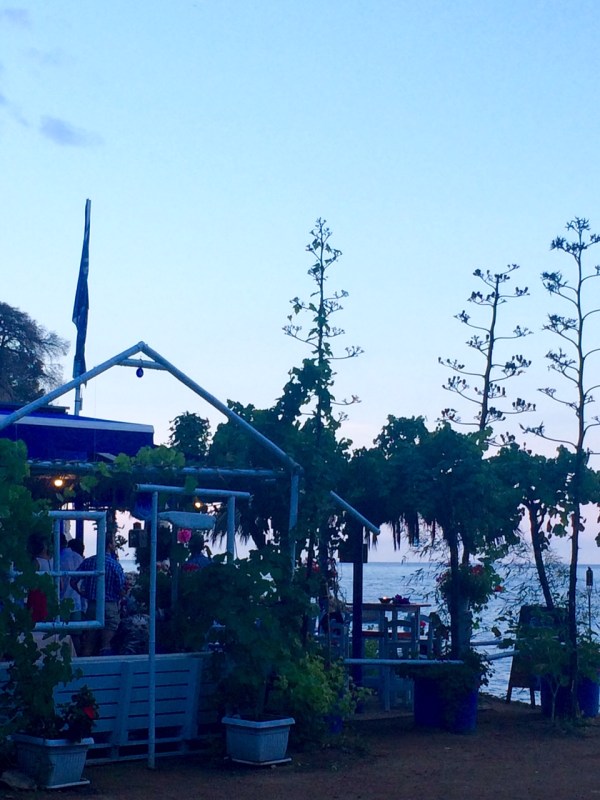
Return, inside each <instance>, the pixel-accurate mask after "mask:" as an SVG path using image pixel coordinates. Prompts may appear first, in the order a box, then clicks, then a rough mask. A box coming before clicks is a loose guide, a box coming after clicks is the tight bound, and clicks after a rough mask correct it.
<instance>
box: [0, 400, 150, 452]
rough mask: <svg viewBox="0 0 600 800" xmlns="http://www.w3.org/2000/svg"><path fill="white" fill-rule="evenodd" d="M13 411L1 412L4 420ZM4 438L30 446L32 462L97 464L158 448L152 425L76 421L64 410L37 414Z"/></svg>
mask: <svg viewBox="0 0 600 800" xmlns="http://www.w3.org/2000/svg"><path fill="white" fill-rule="evenodd" d="M10 413H12V409H9V408H2V409H0V420H1V419H2V418H6V417H7V416H8V415H9V414H10ZM0 437H1V438H5V439H12V440H13V441H17V440H19V439H21V440H22V441H23V442H25V444H26V446H27V455H28V458H29V459H37V460H44V461H55V460H62V461H97V460H98V458H99V457H106V456H109V457H110V456H116V455H118V454H119V453H125V454H126V455H129V456H134V455H135V454H136V453H137V452H138V450H139V449H140V448H141V447H144V446H150V447H152V446H153V445H154V428H153V427H152V425H140V424H137V423H134V422H117V421H114V420H106V419H95V418H94V417H75V416H73V415H70V414H66V413H64V411H63V410H62V409H61V408H54V409H53V410H52V411H50V410H49V408H48V409H45V410H44V411H36V412H34V413H32V414H29V415H28V416H26V417H23V418H21V419H20V420H18V421H17V422H15V423H13V424H12V425H8V426H7V427H6V428H3V429H2V430H0Z"/></svg>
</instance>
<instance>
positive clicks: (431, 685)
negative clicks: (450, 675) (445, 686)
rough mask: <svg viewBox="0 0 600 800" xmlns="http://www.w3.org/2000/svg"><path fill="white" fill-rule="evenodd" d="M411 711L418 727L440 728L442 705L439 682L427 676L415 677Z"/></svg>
mask: <svg viewBox="0 0 600 800" xmlns="http://www.w3.org/2000/svg"><path fill="white" fill-rule="evenodd" d="M413 711H414V720H415V725H416V726H417V727H418V728H442V727H443V723H444V706H443V703H442V697H441V692H440V687H439V683H438V682H437V681H435V680H431V679H428V678H415V679H414V690H413Z"/></svg>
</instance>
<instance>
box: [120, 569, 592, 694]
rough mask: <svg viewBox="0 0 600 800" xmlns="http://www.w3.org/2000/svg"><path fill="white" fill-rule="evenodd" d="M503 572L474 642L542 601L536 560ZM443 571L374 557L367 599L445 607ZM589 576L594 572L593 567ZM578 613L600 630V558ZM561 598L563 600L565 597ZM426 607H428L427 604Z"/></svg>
mask: <svg viewBox="0 0 600 800" xmlns="http://www.w3.org/2000/svg"><path fill="white" fill-rule="evenodd" d="M121 564H122V566H123V569H124V570H125V571H126V572H128V571H131V572H135V571H137V566H136V564H135V561H134V560H133V559H130V558H121ZM588 567H589V569H590V570H591V577H592V581H593V583H592V585H591V586H589V587H586V573H587V570H588ZM337 572H338V582H339V594H340V597H341V599H343V600H345V601H347V602H349V603H351V602H352V577H353V566H352V564H346V563H338V564H337ZM498 572H499V574H500V575H501V577H502V582H501V586H502V591H500V592H498V593H497V594H495V595H494V596H493V597H492V598H491V600H490V603H489V605H488V607H487V609H485V610H484V611H483V612H482V614H481V615H480V616H479V617H477V618H476V619H475V625H474V632H473V642H475V643H476V642H477V641H480V642H481V641H484V642H485V641H490V640H491V639H495V636H494V634H493V633H492V629H493V628H494V629H497V630H499V631H500V632H501V633H502V634H506V635H510V631H511V624H514V621H515V620H516V619H517V618H518V612H519V609H520V607H521V606H522V605H528V604H535V603H541V602H542V596H541V592H540V590H539V585H538V581H537V576H536V573H535V569H534V566H533V564H531V563H530V562H515V563H507V564H505V565H504V566H503V567H500V568H498ZM439 573H440V565H439V563H434V562H428V561H427V562H414V561H392V562H370V563H367V564H364V565H363V601H364V602H365V603H376V602H378V601H379V598H380V597H393V596H394V595H396V594H400V595H402V596H403V597H408V598H409V599H410V600H412V601H413V602H423V603H429V604H430V606H431V611H440V613H441V615H442V616H443V609H440V607H439V597H438V596H437V595H436V578H437V576H438V575H439ZM549 575H550V580H551V583H552V585H553V587H554V589H555V591H556V593H557V596H558V597H560V596H561V595H562V596H564V597H566V587H567V585H568V572H567V567H566V566H565V565H564V564H562V563H560V562H557V563H556V564H552V565H550V568H549ZM587 577H588V580H589V573H587ZM578 587H579V590H578V613H579V617H580V619H581V620H582V624H584V625H587V626H589V628H590V629H591V630H592V631H593V632H594V633H595V634H600V564H580V565H579V568H578ZM559 602H560V601H559ZM424 611H426V610H424ZM478 650H479V651H480V652H482V653H487V654H489V655H492V656H493V655H497V654H499V653H500V652H501V650H499V649H498V648H497V647H496V646H490V645H485V646H481V647H480V648H478ZM511 665H512V658H511V657H510V656H509V657H503V658H499V659H494V660H492V662H491V676H490V678H489V684H488V686H487V687H485V689H484V691H486V692H488V693H489V694H491V695H494V696H496V697H506V693H507V690H508V680H509V677H510V670H511ZM512 699H513V700H522V701H523V702H529V690H528V689H519V688H515V689H513V692H512Z"/></svg>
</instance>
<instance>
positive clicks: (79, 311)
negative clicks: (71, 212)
mask: <svg viewBox="0 0 600 800" xmlns="http://www.w3.org/2000/svg"><path fill="white" fill-rule="evenodd" d="M91 207H92V203H91V200H86V201H85V228H84V231H83V250H82V251H81V264H80V266H79V278H78V280H77V291H76V293H75V305H74V306H73V322H74V323H75V325H76V327H77V344H76V345H75V358H74V359H73V377H74V378H77V377H79V375H81V374H82V373H83V372H85V337H86V334H87V323H88V309H89V307H90V303H89V297H88V273H89V271H90V211H91Z"/></svg>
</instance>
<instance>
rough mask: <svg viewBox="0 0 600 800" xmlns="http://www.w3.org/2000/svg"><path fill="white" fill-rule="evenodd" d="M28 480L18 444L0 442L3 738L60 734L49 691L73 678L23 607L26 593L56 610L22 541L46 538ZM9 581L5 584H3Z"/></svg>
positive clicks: (66, 651) (47, 581)
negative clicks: (39, 594)
mask: <svg viewBox="0 0 600 800" xmlns="http://www.w3.org/2000/svg"><path fill="white" fill-rule="evenodd" d="M27 475H28V467H27V462H26V450H25V447H24V445H23V444H22V442H16V443H14V442H11V441H9V440H8V439H0V531H1V534H2V537H1V542H2V545H1V547H0V573H1V574H2V575H3V576H5V580H2V581H0V651H1V652H2V656H3V658H4V660H6V661H8V662H9V666H8V673H9V681H8V684H7V686H6V687H5V691H4V692H3V693H2V696H1V700H0V704H1V707H2V718H3V720H4V723H3V726H2V727H3V733H4V735H6V734H7V733H10V732H14V731H15V730H19V731H21V732H27V733H33V734H35V735H40V734H41V735H52V734H53V733H54V732H56V731H57V730H60V726H61V721H62V722H64V720H62V718H61V716H60V715H59V714H57V711H56V709H55V706H54V696H53V693H54V688H55V687H56V686H57V685H59V684H60V683H66V682H67V681H69V680H70V679H71V678H72V677H73V670H72V665H71V654H70V648H69V647H68V646H67V644H66V642H64V641H63V642H60V641H54V642H52V643H49V642H44V645H43V648H42V649H41V652H40V649H38V646H37V644H36V642H35V640H34V637H33V628H34V622H33V618H32V616H31V614H30V612H29V610H28V609H27V607H26V598H27V594H28V592H29V590H31V589H39V590H41V591H43V592H44V593H45V594H46V597H47V603H48V613H49V614H50V615H51V616H52V617H53V616H55V615H57V614H59V612H66V609H62V608H59V605H58V602H57V599H56V589H55V587H54V584H53V582H52V580H51V578H50V576H49V575H37V574H36V571H35V566H34V564H33V562H32V560H31V559H30V558H29V556H28V554H27V551H26V547H25V542H26V541H27V537H28V536H29V535H31V534H32V533H35V534H38V535H42V536H46V537H49V535H50V530H51V527H50V520H49V517H48V515H47V514H46V513H45V506H44V504H43V503H41V502H39V501H34V500H33V499H32V496H31V493H30V492H29V490H28V489H27V488H26V487H25V486H24V481H25V479H26V478H27ZM9 578H10V579H9Z"/></svg>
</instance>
